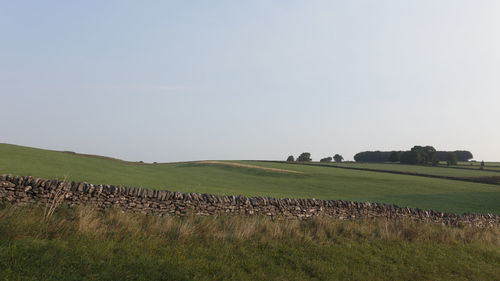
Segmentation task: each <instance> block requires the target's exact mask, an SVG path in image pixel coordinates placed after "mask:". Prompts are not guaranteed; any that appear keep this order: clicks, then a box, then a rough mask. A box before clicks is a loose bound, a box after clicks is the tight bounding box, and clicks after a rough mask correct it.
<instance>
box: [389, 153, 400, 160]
mask: <svg viewBox="0 0 500 281" xmlns="http://www.w3.org/2000/svg"><path fill="white" fill-rule="evenodd" d="M400 159H401V153H400V152H397V151H392V152H391V154H390V155H389V161H390V162H399V161H400Z"/></svg>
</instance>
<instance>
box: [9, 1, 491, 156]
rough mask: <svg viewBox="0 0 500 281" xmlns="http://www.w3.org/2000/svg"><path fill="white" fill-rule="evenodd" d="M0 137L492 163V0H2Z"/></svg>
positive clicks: (62, 145) (159, 152)
mask: <svg viewBox="0 0 500 281" xmlns="http://www.w3.org/2000/svg"><path fill="white" fill-rule="evenodd" d="M0 36H1V37H0V38H1V39H0V43H1V44H0V105H1V106H0V127H1V133H0V142H6V143H14V144H20V145H27V146H35V147H42V148H48V149H57V150H72V151H76V152H81V153H92V154H101V155H108V156H114V157H119V158H122V159H127V160H144V161H148V162H149V161H159V162H160V161H161V162H164V161H165V162H167V161H184V160H200V159H285V158H286V157H287V156H288V155H290V154H293V155H295V156H297V155H298V154H299V153H300V152H303V151H309V152H311V153H312V157H313V159H315V160H318V159H319V158H322V157H326V156H331V155H333V154H335V153H340V154H342V155H344V157H345V158H346V159H352V157H353V155H354V154H355V153H357V152H359V151H364V150H406V149H409V148H411V147H412V146H413V145H415V144H420V145H433V146H434V147H436V148H437V149H439V150H455V149H467V150H470V151H472V153H473V154H474V156H475V158H476V159H478V160H483V159H484V160H497V161H500V144H499V143H500V142H499V140H500V112H499V106H500V1H497V0H492V1H480V0H479V1H458V0H449V1H436V0H429V1H422V0H418V1H417V0H415V1H400V0H394V1H380V0H377V1H375V0H374V1H22V0H20V1H17V0H16V1H3V0H0Z"/></svg>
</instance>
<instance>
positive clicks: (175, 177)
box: [0, 144, 500, 214]
mask: <svg viewBox="0 0 500 281" xmlns="http://www.w3.org/2000/svg"><path fill="white" fill-rule="evenodd" d="M225 162H227V161H225ZM230 163H237V164H240V165H230V164H229V163H225V164H224V163H214V162H185V163H167V164H144V163H134V162H126V161H120V160H117V159H112V158H106V157H96V156H88V155H79V154H73V153H64V152H57V151H49V150H42V149H35V148H29V147H22V146H15V145H8V144H0V173H1V174H15V175H26V176H27V175H30V176H35V177H44V178H58V179H64V178H66V179H67V180H72V181H85V182H89V183H94V184H113V185H123V186H129V187H147V188H156V189H168V190H172V191H181V192H198V193H211V194H224V195H238V194H241V195H246V196H267V197H278V198H290V197H294V198H318V199H340V200H352V201H369V202H382V203H389V204H397V205H400V206H409V207H415V208H421V209H434V210H438V211H447V212H455V213H464V212H487V213H496V214H500V204H498V202H500V186H495V185H488V184H479V183H471V182H463V181H456V180H446V179H436V178H427V177H420V176H410V175H397V174H388V173H379V172H369V171H357V170H347V169H336V168H331V167H317V166H307V165H290V164H286V163H272V162H258V161H232V162H230ZM342 165H348V163H345V164H342ZM356 165H357V164H356ZM252 166H259V167H263V168H271V169H257V168H256V167H252ZM398 166H399V165H394V169H396V168H398ZM401 167H403V168H405V167H406V166H403V165H401ZM410 168H418V169H426V170H429V171H430V170H432V169H437V172H436V173H442V172H446V171H447V170H446V169H443V168H435V167H410ZM450 170H451V169H450ZM452 172H453V173H458V174H459V173H467V174H465V175H466V176H469V175H471V174H468V172H472V173H473V174H474V175H478V173H487V172H483V171H479V172H477V171H468V170H461V169H454V170H452ZM481 175H482V174H481Z"/></svg>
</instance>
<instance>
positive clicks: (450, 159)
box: [446, 152, 458, 166]
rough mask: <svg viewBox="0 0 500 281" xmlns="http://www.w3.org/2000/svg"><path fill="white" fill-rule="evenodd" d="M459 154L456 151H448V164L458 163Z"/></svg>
mask: <svg viewBox="0 0 500 281" xmlns="http://www.w3.org/2000/svg"><path fill="white" fill-rule="evenodd" d="M457 162H458V161H457V155H456V154H455V152H448V159H447V160H446V164H447V165H448V166H450V165H457Z"/></svg>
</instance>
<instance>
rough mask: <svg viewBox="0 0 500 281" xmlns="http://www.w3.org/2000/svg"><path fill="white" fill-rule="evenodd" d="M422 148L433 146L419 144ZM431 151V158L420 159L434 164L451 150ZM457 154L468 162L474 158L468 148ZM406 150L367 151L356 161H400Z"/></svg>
mask: <svg viewBox="0 0 500 281" xmlns="http://www.w3.org/2000/svg"><path fill="white" fill-rule="evenodd" d="M419 148H421V149H425V148H432V149H433V147H432V146H425V147H422V146H419ZM429 152H430V153H431V155H429V156H430V159H420V160H419V161H425V160H427V164H434V163H437V161H446V160H447V159H448V152H449V151H436V150H435V149H434V150H433V151H432V150H431V151H428V153H429ZM454 152H455V154H456V155H457V161H459V162H467V161H469V160H470V159H472V153H471V152H470V151H466V150H456V151H454ZM403 153H404V151H365V152H360V153H358V154H356V155H354V160H355V161H356V162H370V163H384V162H398V161H400V159H401V156H402V154H403ZM396 159H397V160H396Z"/></svg>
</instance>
